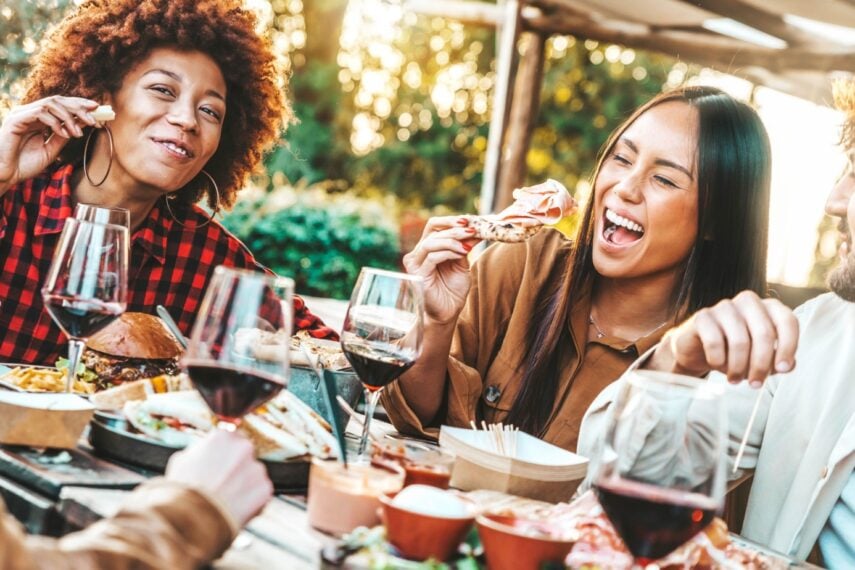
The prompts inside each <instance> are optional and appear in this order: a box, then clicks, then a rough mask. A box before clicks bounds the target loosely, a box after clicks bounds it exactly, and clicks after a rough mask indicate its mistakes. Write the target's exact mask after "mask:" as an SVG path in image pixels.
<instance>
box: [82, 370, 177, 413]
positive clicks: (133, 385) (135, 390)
mask: <svg viewBox="0 0 855 570" xmlns="http://www.w3.org/2000/svg"><path fill="white" fill-rule="evenodd" d="M192 389H193V384H191V383H190V379H189V378H187V375H186V374H179V375H178V376H170V375H167V374H162V375H160V376H155V377H154V378H140V379H139V380H133V381H131V382H125V383H123V384H119V385H118V386H113V387H112V388H107V389H106V390H102V391H101V392H96V393H94V394H92V397H91V398H90V401H91V402H92V404H93V405H94V406H95V407H96V408H97V409H99V410H121V409H122V407H124V405H125V402H132V401H134V400H145V399H147V398H148V397H149V396H150V395H151V394H163V393H166V392H179V391H181V390H192Z"/></svg>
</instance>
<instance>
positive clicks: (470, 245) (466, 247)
mask: <svg viewBox="0 0 855 570" xmlns="http://www.w3.org/2000/svg"><path fill="white" fill-rule="evenodd" d="M472 247H474V246H473V245H472V244H469V243H464V244H463V249H465V250H466V251H472Z"/></svg>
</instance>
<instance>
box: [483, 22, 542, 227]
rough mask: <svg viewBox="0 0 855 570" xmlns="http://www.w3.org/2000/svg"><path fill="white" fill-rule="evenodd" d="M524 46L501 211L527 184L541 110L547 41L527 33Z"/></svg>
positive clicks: (507, 147)
mask: <svg viewBox="0 0 855 570" xmlns="http://www.w3.org/2000/svg"><path fill="white" fill-rule="evenodd" d="M520 44H521V46H522V48H523V50H524V51H523V52H522V56H521V57H520V62H519V69H518V70H517V77H516V82H515V84H514V97H513V101H512V102H511V114H510V119H509V120H508V127H507V134H506V135H505V144H504V150H503V152H502V161H501V166H500V169H499V183H498V190H497V192H496V199H495V207H494V210H495V211H497V212H498V211H501V210H503V209H504V208H506V207H507V206H509V205H510V204H511V202H513V196H512V194H513V191H514V189H515V188H519V187H520V186H522V185H523V183H524V182H525V175H526V172H527V170H528V168H527V165H526V157H527V156H528V149H529V146H531V135H532V131H534V125H535V123H536V121H537V113H538V109H539V107H540V91H541V86H542V85H543V64H544V60H545V49H544V48H545V46H546V38H545V37H544V36H542V35H540V34H534V33H531V32H525V33H523V34H521V36H520Z"/></svg>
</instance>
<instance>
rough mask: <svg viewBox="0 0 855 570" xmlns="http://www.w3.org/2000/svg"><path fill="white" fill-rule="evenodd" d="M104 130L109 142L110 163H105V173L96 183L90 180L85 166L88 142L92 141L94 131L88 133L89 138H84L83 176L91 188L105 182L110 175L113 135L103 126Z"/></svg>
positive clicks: (108, 128)
mask: <svg viewBox="0 0 855 570" xmlns="http://www.w3.org/2000/svg"><path fill="white" fill-rule="evenodd" d="M104 130H105V131H107V138H108V139H109V141H110V161H109V162H108V163H107V172H105V173H104V177H103V178H101V180H99V181H98V182H95V181H94V180H92V177H91V176H89V168H88V167H87V166H86V156H87V155H88V154H89V141H91V140H92V135H93V133H95V131H96V129H92V130H91V131H89V136H87V137H86V144H85V145H84V146H83V174H85V175H86V179H87V180H88V181H89V184H91V185H92V186H101V185H102V184H103V183H104V181H105V180H107V177H108V176H109V175H110V169H111V168H112V167H113V133H111V132H110V127H108V126H106V125H104Z"/></svg>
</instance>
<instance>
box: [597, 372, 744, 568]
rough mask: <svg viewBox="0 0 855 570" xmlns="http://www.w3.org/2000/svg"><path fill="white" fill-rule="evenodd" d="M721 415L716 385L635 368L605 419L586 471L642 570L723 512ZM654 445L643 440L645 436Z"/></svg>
mask: <svg viewBox="0 0 855 570" xmlns="http://www.w3.org/2000/svg"><path fill="white" fill-rule="evenodd" d="M726 421H727V418H726V411H725V403H724V399H723V395H722V390H721V387H720V386H718V385H714V384H711V383H708V382H706V381H705V380H699V379H695V378H689V377H686V376H680V375H676V374H667V373H661V372H650V371H643V370H640V371H639V370H637V371H634V372H632V373H630V374H629V375H628V377H627V381H626V382H625V383H624V385H623V389H622V390H621V392H620V394H619V395H618V396H617V398H616V400H615V402H614V404H613V407H612V415H611V416H610V417H609V419H608V426H607V430H606V436H605V441H604V442H603V448H602V452H601V456H600V457H599V460H598V461H597V462H596V464H594V465H593V466H592V469H593V470H594V471H593V476H594V479H593V480H594V486H595V488H596V492H597V496H598V498H599V501H600V504H601V505H602V507H603V510H604V511H605V513H606V516H608V518H609V520H610V521H611V522H612V525H613V526H614V528H615V530H616V531H617V533H618V535H620V537H621V538H622V539H623V542H624V544H625V545H626V547H627V548H628V549H629V551H630V553H632V555H633V557H634V559H635V564H636V566H635V568H644V567H645V566H646V565H647V564H649V563H651V562H653V561H655V560H658V559H660V558H662V557H664V556H666V555H668V554H669V553H670V552H672V551H673V550H675V549H676V548H677V547H679V546H680V545H682V544H683V543H685V542H686V541H688V540H689V539H691V538H692V537H693V536H694V535H696V534H697V533H698V532H700V531H701V530H703V529H704V528H705V527H706V526H707V525H708V524H709V523H710V522H711V521H712V519H713V518H714V517H715V516H716V514H717V513H718V512H720V511H721V509H722V508H723V505H724V495H725V487H726V479H727V475H726V472H725V467H726V465H725V463H726V453H725V452H726V447H725V446H726V439H725V438H726V429H727V428H726ZM653 424H655V425H657V427H655V428H653V430H654V431H653V432H651V433H650V434H649V435H648V436H647V437H648V438H655V441H656V442H658V444H654V445H651V442H647V444H646V445H645V447H643V448H641V451H640V452H639V449H640V446H641V444H642V443H644V442H643V441H641V440H640V439H639V437H638V434H639V433H640V434H647V433H648V431H649V429H650V426H651V425H653Z"/></svg>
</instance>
